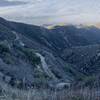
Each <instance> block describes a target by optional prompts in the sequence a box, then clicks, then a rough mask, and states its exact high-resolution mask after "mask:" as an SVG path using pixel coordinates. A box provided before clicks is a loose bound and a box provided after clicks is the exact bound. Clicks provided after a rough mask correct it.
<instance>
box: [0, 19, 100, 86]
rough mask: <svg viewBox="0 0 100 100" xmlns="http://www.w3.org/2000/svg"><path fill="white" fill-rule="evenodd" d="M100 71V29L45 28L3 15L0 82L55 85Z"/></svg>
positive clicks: (71, 26)
mask: <svg viewBox="0 0 100 100" xmlns="http://www.w3.org/2000/svg"><path fill="white" fill-rule="evenodd" d="M99 72H100V29H98V28H96V27H93V26H92V27H80V28H77V27H75V26H73V25H69V26H55V27H54V28H53V29H46V28H44V27H40V26H35V25H29V24H23V23H17V22H11V21H7V20H5V19H3V18H0V81H3V82H5V83H8V84H10V85H12V86H17V87H19V88H20V87H23V86H24V87H32V86H37V87H41V86H43V85H44V86H56V85H58V84H60V83H68V84H71V83H72V82H73V81H78V80H80V79H83V78H85V77H89V76H92V75H96V76H99ZM23 84H24V85H23Z"/></svg>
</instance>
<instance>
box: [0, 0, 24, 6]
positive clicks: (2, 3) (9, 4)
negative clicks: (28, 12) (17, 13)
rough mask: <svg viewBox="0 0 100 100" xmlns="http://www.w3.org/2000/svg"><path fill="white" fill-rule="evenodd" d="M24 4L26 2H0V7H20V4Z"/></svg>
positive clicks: (0, 0) (6, 0)
mask: <svg viewBox="0 0 100 100" xmlns="http://www.w3.org/2000/svg"><path fill="white" fill-rule="evenodd" d="M25 3H26V2H23V1H13V0H0V7H4V6H15V5H22V4H25Z"/></svg>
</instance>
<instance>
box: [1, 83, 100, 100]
mask: <svg viewBox="0 0 100 100" xmlns="http://www.w3.org/2000/svg"><path fill="white" fill-rule="evenodd" d="M0 86H1V91H0V100H100V91H99V89H97V88H93V89H91V90H90V89H89V88H80V89H72V88H69V89H65V90H60V91H58V90H50V89H43V88H41V89H36V88H34V89H30V90H19V89H15V88H14V89H13V88H11V87H10V86H8V85H5V84H0Z"/></svg>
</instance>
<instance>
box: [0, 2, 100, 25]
mask: <svg viewBox="0 0 100 100" xmlns="http://www.w3.org/2000/svg"><path fill="white" fill-rule="evenodd" d="M0 16H1V17H4V18H6V19H9V20H13V21H18V22H24V23H30V24H35V25H51V24H95V23H99V22H100V0H0Z"/></svg>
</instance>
